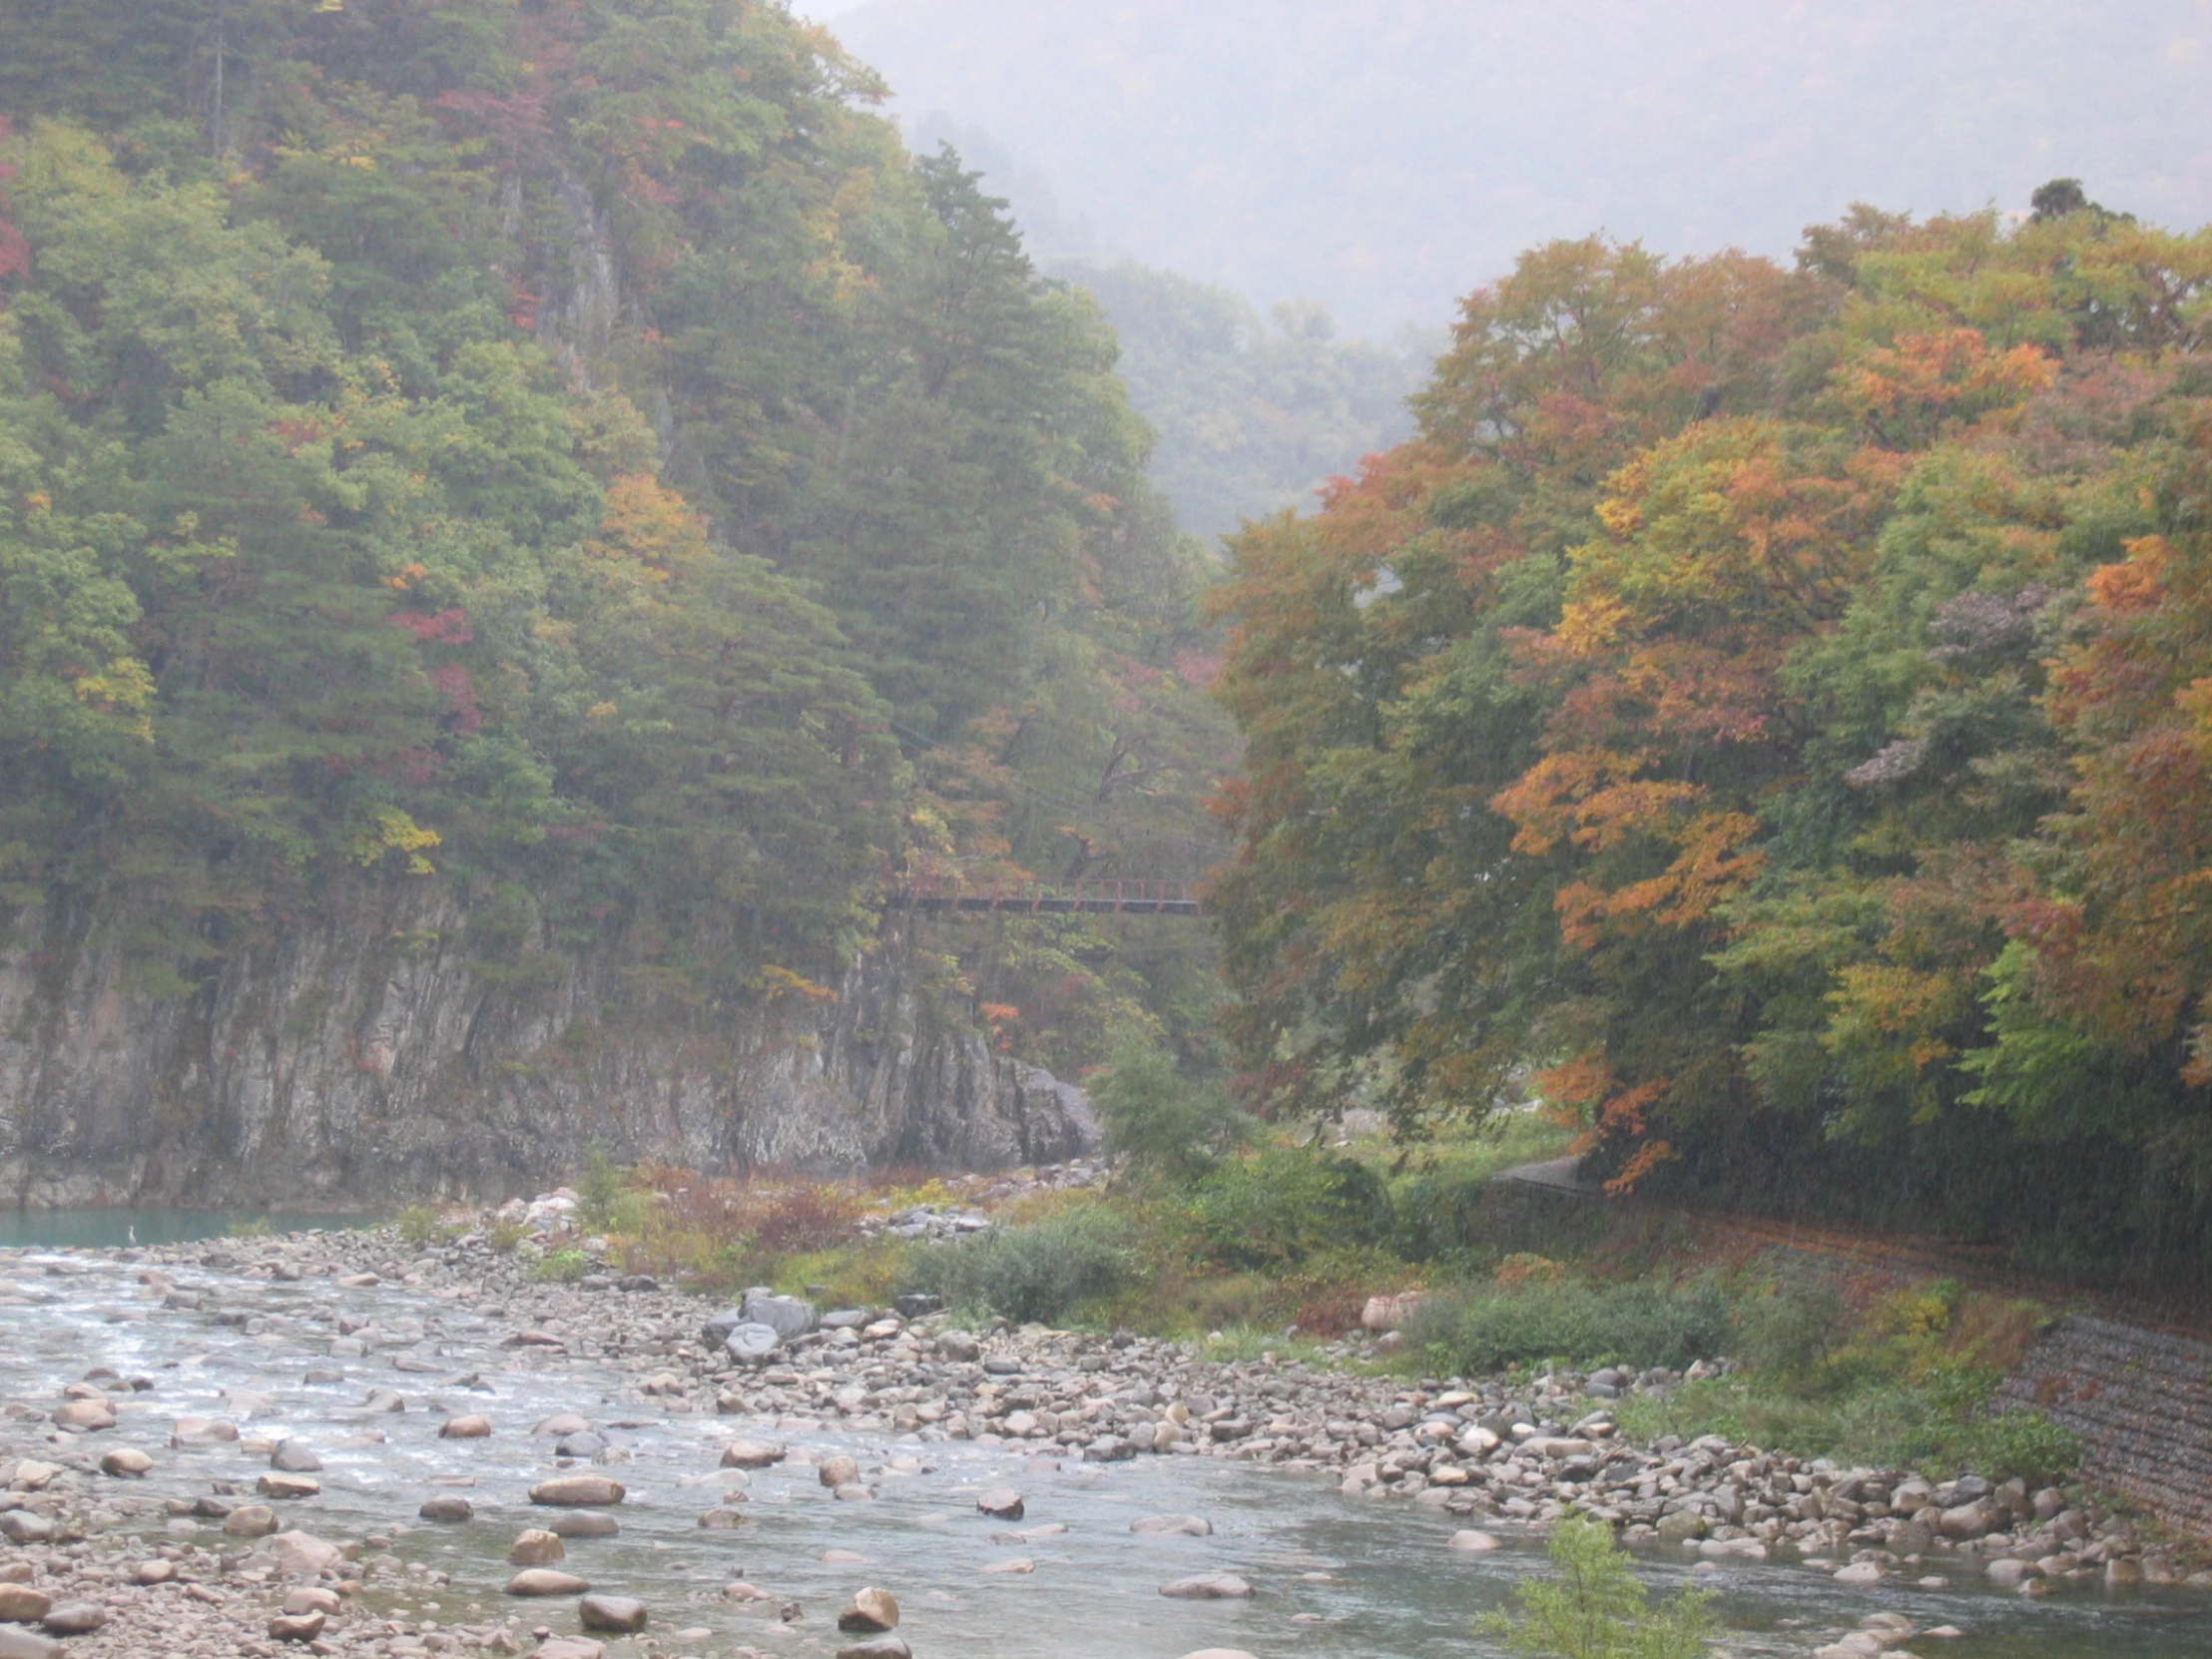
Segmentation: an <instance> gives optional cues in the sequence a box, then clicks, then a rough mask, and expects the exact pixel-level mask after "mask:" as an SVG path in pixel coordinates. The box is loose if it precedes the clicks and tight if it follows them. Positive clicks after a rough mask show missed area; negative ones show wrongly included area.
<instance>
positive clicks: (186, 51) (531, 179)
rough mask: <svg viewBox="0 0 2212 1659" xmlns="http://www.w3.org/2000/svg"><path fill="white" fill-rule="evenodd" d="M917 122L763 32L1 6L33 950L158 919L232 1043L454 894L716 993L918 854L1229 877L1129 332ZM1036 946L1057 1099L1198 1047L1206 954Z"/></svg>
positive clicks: (530, 11) (5, 429)
mask: <svg viewBox="0 0 2212 1659" xmlns="http://www.w3.org/2000/svg"><path fill="white" fill-rule="evenodd" d="M877 90H878V89H877V87H876V84H875V82H874V81H873V79H872V77H871V76H870V75H869V73H868V72H867V71H866V70H864V69H863V68H862V67H861V66H859V65H858V64H857V63H855V62H854V61H852V60H851V59H849V58H848V57H846V56H845V55H844V54H843V53H842V52H841V51H840V50H839V49H838V48H837V47H836V45H835V44H834V43H833V42H832V41H831V40H830V38H829V37H828V36H827V35H826V34H824V33H823V32H821V31H819V30H813V29H809V28H806V27H804V26H801V25H798V24H795V23H794V22H793V21H792V20H791V18H790V17H789V16H788V14H786V13H785V12H784V10H783V9H782V8H781V7H780V6H776V5H771V4H762V3H757V0H66V3H65V0H6V3H5V4H0V118H4V119H5V121H6V123H7V128H6V137H5V140H4V142H0V879H4V881H5V886H4V887H0V905H4V906H6V907H8V908H9V909H10V910H12V911H15V912H17V913H30V912H31V911H32V910H33V909H35V910H36V911H37V912H38V913H39V914H42V915H43V916H44V917H46V918H47V923H48V924H51V923H52V921H53V918H55V917H56V916H60V915H66V914H67V913H69V911H70V909H71V907H72V906H77V907H79V908H82V907H83V906H86V905H99V904H113V903H118V902H122V900H121V899H119V898H118V896H117V895H118V894H119V893H120V892H121V891H123V890H124V889H128V890H129V891H130V893H131V894H132V897H131V899H130V901H129V902H130V903H131V905H132V909H131V914H132V915H133V917H134V918H135V919H134V922H133V926H134V927H135V928H136V929H137V930H138V935H139V943H138V948H137V950H136V951H135V952H134V958H135V960H136V961H137V962H138V963H139V968H138V971H139V973H140V976H141V978H142V979H143V981H144V984H145V987H146V988H147V989H148V990H149V991H150V992H152V993H154V994H157V995H160V996H167V997H174V998H178V999H185V1000H189V999H190V998H192V997H193V996H194V995H195V994H196V993H197V991H198V989H199V988H200V987H201V986H202V985H203V984H204V983H206V982H207V981H208V979H209V976H211V975H213V974H215V973H217V972H219V971H220V968H221V964H222V963H223V962H224V961H225V960H226V959H228V958H229V957H230V956H232V955H234V954H235V953H237V952H238V951H241V950H246V949H251V948H253V947H254V945H255V944H256V943H257V942H258V941H263V940H266V939H268V938H269V937H270V936H271V935H272V934H273V932H277V931H280V930H281V929H282V928H284V927H285V926H286V925H287V923H288V920H289V919H296V918H297V917H299V916H300V915H303V914H305V913H308V912H311V911H313V910H314V909H315V908H316V907H317V906H318V905H320V904H322V903H323V902H324V899H325V898H326V896H327V894H328V893H329V892H330V891H332V890H333V889H334V888H335V887H337V886H342V885H344V884H345V883H348V882H351V883H355V884H358V883H360V882H364V881H365V882H370V883H401V884H403V883H407V882H425V883H429V882H434V883H445V884H449V885H451V886H452V887H453V888H454V889H455V890H456V891H457V892H458V893H460V894H461V895H463V896H464V897H465V899H466V907H467V913H468V916H469V927H470V934H471V937H470V943H471V947H472V949H473V950H474V952H475V954H476V955H477V957H478V958H479V967H480V971H481V973H482V974H483V975H486V976H491V977H494V978H497V977H499V976H505V977H504V981H503V982H506V983H511V984H513V985H514V986H516V987H518V989H519V990H526V989H527V988H528V987H529V986H530V985H532V984H542V983H546V982H548V981H549V980H550V979H552V978H557V977H558V976H559V974H560V973H561V971H562V968H561V963H562V962H563V961H564V960H565V959H566V958H567V957H568V956H570V955H573V954H575V953H577V952H589V951H605V950H609V949H616V950H619V951H620V952H621V953H622V956H623V959H624V961H625V963H626V966H625V969H624V971H625V973H626V974H627V975H628V978H629V982H630V983H632V984H633V985H634V986H636V987H637V988H638V991H639V994H640V995H665V996H668V997H673V998H676V999H678V1000H679V1001H688V1002H691V1003H695V1004H696V1003H699V1002H701V1001H707V1002H712V1001H714V1000H716V999H719V998H723V997H728V996H745V995H753V996H761V995H769V996H774V995H786V994H789V995H800V994H805V995H812V994H815V989H814V986H815V982H817V981H821V980H824V979H828V978H830V977H831V975H832V974H833V973H834V971H835V970H836V969H837V968H838V967H839V966H840V965H841V964H842V963H843V962H844V961H846V960H848V959H849V954H850V952H851V950H852V948H853V947H854V945H855V944H856V943H857V942H858V941H859V940H860V939H861V938H862V937H863V936H864V935H865V933H866V932H868V931H869V930H871V929H872V927H873V925H874V912H873V908H872V905H873V903H874V900H875V898H876V897H877V895H878V894H879V892H880V890H881V888H882V886H883V884H884V882H885V880H886V878H888V877H891V876H892V875H893V874H894V873H895V872H896V871H898V870H901V869H904V868H907V867H910V866H926V867H929V868H935V869H954V870H959V871H963V872H982V873H992V872H1006V871H1013V870H1019V869H1024V868H1028V869H1038V870H1042V871H1045V872H1047V873H1060V872H1062V871H1063V870H1066V869H1069V868H1073V867H1077V866H1081V867H1084V868H1087V869H1089V870H1090V871H1092V872H1094V873H1096V872H1111V871H1113V870H1116V869H1122V868H1136V869H1141V870H1142V871H1143V872H1145V873H1156V874H1175V873H1195V871H1196V870H1197V868H1199V867H1200V866H1201V865H1202V864H1203V862H1204V861H1205V859H1206V857H1207V855H1208V845H1209V841H1208V836H1209V834H1210V830H1208V828H1207V826H1206V824H1205V822H1204V819H1203V816H1202V815H1201V814H1200V813H1199V812H1198V810H1197V807H1196V797H1197V793H1198V790H1199V789H1200V788H1201V787H1202V785H1203V783H1204V781H1205V778H1206V776H1207V775H1208V773H1209V772H1210V771H1211V770H1213V769H1215V768H1217V767H1219V766H1220V765H1221V764H1222V763H1223V762H1224V760H1225V759H1226V753H1227V751H1226V744H1225V740H1224V729H1223V726H1222V723H1221V722H1220V721H1219V719H1218V717H1217V716H1215V715H1213V714H1212V712H1211V711H1210V710H1209V709H1208V707H1207V706H1206V705H1205V703H1204V701H1203V699H1202V697H1201V695H1200V693H1199V692H1198V690H1197V689H1196V687H1195V682H1196V681H1198V680H1200V679H1202V678H1203V674H1204V664H1203V662H1202V661H1201V660H1200V659H1201V657H1202V652H1201V650H1200V647H1201V645H1202V635H1201V634H1200V633H1199V631H1198V629H1197V626H1196V624H1195V622H1194V620H1193V618H1192V614H1191V601H1192V596H1193V594H1194V592H1195V585H1194V584H1195V581H1196V573H1197V571H1198V569H1199V561H1200V554H1199V553H1198V550H1197V548H1196V545H1195V544H1194V543H1192V542H1190V541H1188V540H1187V539H1185V538H1183V537H1181V536H1180V535H1179V534H1178V533H1177V531H1176V529H1175V526H1174V524H1173V521H1172V516H1171V514H1170V513H1169V511H1168V510H1167V508H1166V507H1165V505H1164V504H1163V503H1162V502H1161V501H1160V500H1159V499H1158V497H1157V496H1156V495H1155V494H1154V493H1153V492H1152V491H1151V489H1150V488H1149V486H1148V485H1147V484H1146V483H1145V481H1144V473H1143V468H1144V464H1145V459H1146V446H1147V441H1148V437H1147V433H1146V431H1145V429H1144V427H1143V425H1142V423H1141V422H1140V421H1138V420H1137V419H1136V417H1134V416H1133V415H1132V414H1131V412H1130V410H1129V408H1128V405H1127V403H1126V401H1125V399H1124V396H1123V393H1122V390H1121V387H1120V384H1119V382H1118V381H1117V380H1116V378H1115V377H1114V373H1113V365H1114V355H1115V351H1114V342H1113V338H1112V335H1111V332H1110V330H1109V329H1108V327H1107V326H1106V325H1105V323H1104V322H1103V320H1102V319H1101V317H1100V315H1099V313H1098V311H1097V309H1096V307H1095V306H1094V305H1092V304H1091V303H1090V302H1089V301H1087V300H1086V299H1085V298H1083V297H1082V296H1081V295H1080V294H1078V293H1076V292H1074V291H1072V290H1070V289H1068V288H1066V287H1065V286H1062V285H1059V284H1056V283H1052V282H1048V281H1046V280H1044V279H1043V278H1041V277H1039V276H1038V275H1037V274H1036V272H1035V271H1034V270H1033V269H1032V267H1031V265H1030V263H1029V261H1028V259H1027V257H1026V256H1025V254H1024V253H1023V250H1022V248H1021V245H1020V242H1019V239H1018V237H1017V235H1016V234H1015V233H1014V231H1013V230H1012V229H1011V227H1010V226H1009V225H1008V223H1007V222H1006V220H1005V218H1004V216H1003V215H1002V213H1001V212H1000V211H999V210H998V206H997V205H996V204H995V203H994V202H993V201H991V200H990V199H989V198H987V197H986V196H984V195H983V194H982V193H981V191H980V190H979V189H978V187H977V185H976V182H975V179H974V177H973V176H972V175H971V174H970V173H968V172H966V171H965V170H963V168H962V167H961V166H960V165H959V163H958V161H957V160H956V158H954V157H952V156H950V155H937V156H928V157H921V158H911V157H909V156H908V155H907V154H906V153H905V152H904V150H903V149H902V147H901V146H900V145H899V143H898V141H897V138H896V135H895V132H894V130H893V129H892V128H891V127H890V126H889V124H888V123H886V122H884V121H883V120H881V119H880V118H879V117H877V116H875V115H874V114H872V113H870V111H869V106H870V104H871V103H872V102H873V101H874V100H875V98H876V96H877ZM985 942H986V941H984V940H982V939H980V938H977V939H970V940H968V941H967V942H966V944H965V945H964V946H962V949H963V950H964V952H965V957H964V961H955V960H954V959H953V958H952V957H951V956H948V957H947V958H946V967H945V971H946V973H947V975H953V974H955V972H956V970H957V969H958V968H959V967H961V966H963V965H964V966H966V967H967V968H969V969H971V970H973V971H975V972H977V973H982V974H985V975H986V976H989V977H991V978H992V982H993V984H994V985H995V986H996V987H997V991H998V994H999V996H1000V997H1001V999H1002V1000H1003V1001H1004V1002H1005V1004H1006V1007H1005V1009H1004V1012H1003V1020H1004V1023H1005V1025H1006V1028H1007V1040H1009V1041H1013V1040H1015V1039H1016V1038H1017V1037H1018V1036H1020V1035H1021V1034H1022V1031H1021V1021H1022V1020H1023V1019H1024V1018H1025V1017H1026V1018H1028V1019H1029V1020H1030V1022H1031V1023H1032V1024H1033V1025H1035V1026H1036V1027H1037V1028H1036V1029H1034V1030H1031V1031H1029V1032H1028V1035H1029V1037H1030V1038H1032V1039H1033V1040H1034V1041H1035V1042H1036V1043H1037V1044H1038V1045H1040V1047H1041V1048H1042V1049H1043V1050H1045V1051H1047V1052H1050V1053H1051V1054H1052V1056H1053V1057H1054V1058H1058V1059H1062V1060H1065V1061H1068V1062H1070V1063H1080V1062H1081V1061H1082V1060H1083V1059H1084V1058H1085V1057H1087V1056H1090V1055H1093V1054H1095V1053H1096V1052H1098V1051H1099V1049H1098V1045H1099V1042H1100V1041H1102V1037H1103V1031H1104V1029H1105V1026H1106V1025H1107V1024H1109V1023H1111V1022H1113V1021H1114V1020H1116V1019H1125V1020H1126V1019H1137V1020H1143V1019H1145V1018H1148V1017H1152V1018H1161V1017H1164V1018H1166V1019H1168V1021H1169V1022H1170V1023H1171V1024H1180V1025H1181V1026H1182V1027H1183V1028H1185V1030H1186V1032H1188V1031H1192V1030H1195V1029H1196V1028H1197V1026H1198V1024H1200V1023H1201V1022H1202V1020H1203V1013H1204V1008H1203V1004H1204V1002H1205V1000H1206V994H1205V990H1204V980H1203V975H1202V974H1201V973H1199V971H1198V964H1199V963H1200V962H1201V959H1202V953H1201V952H1200V951H1199V950H1198V949H1197V948H1196V946H1195V943H1189V944H1184V945H1180V946H1176V947H1173V948H1169V949H1166V950H1155V951H1153V952H1152V953H1151V955H1150V956H1149V957H1147V958H1146V959H1145V963H1144V967H1145V971H1146V973H1149V975H1150V977H1149V978H1147V977H1145V976H1144V975H1142V974H1139V973H1136V972H1134V971H1133V970H1131V969H1129V968H1128V967H1127V966H1125V965H1123V964H1122V963H1121V962H1120V961H1119V959H1118V958H1116V957H1115V956H1114V953H1113V949H1112V946H1113V943H1114V941H1113V940H1112V939H1111V938H1109V937H1104V936H1102V935H1100V934H1098V933H1096V932H1095V931H1091V932H1085V931H1082V930H1072V929H1067V928H1058V929H1055V928H1053V927H1050V926H1045V925H1043V924H1039V925H1038V926H1036V927H1034V928H1032V929H1030V930H1029V931H1028V932H1027V933H1025V934H1022V935H1020V936H1019V937H1017V938H1015V939H1014V940H1013V942H1012V944H1011V945H1008V944H1007V942H1006V941H1005V940H1004V939H1000V940H998V941H997V943H998V946H999V954H998V955H997V956H995V957H993V956H990V955H989V953H988V952H986V951H984V950H983V944H984V943H985ZM955 982H956V981H955ZM1038 986H1045V987H1049V988H1050V996H1049V997H1048V998H1047V1000H1048V1001H1049V1002H1050V1007H1049V1008H1045V1007H1043V1006H1042V1005H1040V1006H1039V1007H1037V1008H1033V1009H1031V1010H1029V1011H1028V1013H1027V1015H1026V1016H1025V1015H1023V1014H1021V1013H1017V1012H1016V1011H1015V1010H1016V1008H1017V1007H1018V1006H1019V1005H1020V1004H1021V1003H1022V1002H1025V1001H1028V1000H1029V998H1028V996H1027V994H1026V993H1027V991H1028V990H1029V989H1031V988H1035V987H1038ZM1015 993H1021V994H1018V995H1017V994H1015ZM1148 1009H1149V1010H1150V1012H1149V1013H1148V1012H1147V1010H1148Z"/></svg>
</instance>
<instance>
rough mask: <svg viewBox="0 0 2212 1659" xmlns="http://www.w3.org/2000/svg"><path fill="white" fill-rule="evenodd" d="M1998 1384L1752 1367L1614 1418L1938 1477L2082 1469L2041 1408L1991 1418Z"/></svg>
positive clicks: (2038, 1478)
mask: <svg viewBox="0 0 2212 1659" xmlns="http://www.w3.org/2000/svg"><path fill="white" fill-rule="evenodd" d="M1992 1385H1993V1380H1984V1379H1975V1380H1973V1381H1972V1382H1971V1383H1967V1384H1966V1385H1965V1386H1962V1387H1961V1386H1955V1385H1952V1386H1946V1385H1944V1384H1942V1383H1902V1382H1879V1381H1874V1380H1871V1379H1870V1380H1866V1381H1863V1382H1859V1383H1850V1384H1846V1385H1843V1386H1841V1387H1838V1388H1835V1389H1832V1390H1827V1391H1823V1392H1819V1393H1804V1392H1799V1391H1795V1390H1793V1389H1792V1388H1790V1387H1789V1386H1787V1385H1786V1384H1782V1383H1778V1382H1777V1380H1776V1379H1775V1378H1773V1377H1772V1376H1771V1375H1769V1374H1764V1373H1754V1374H1750V1375H1746V1376H1737V1377H1723V1378H1715V1379H1713V1380H1711V1381H1709V1382H1704V1383H1689V1384H1687V1385H1685V1386H1683V1387H1680V1388H1677V1389H1675V1390H1674V1391H1672V1392H1671V1393H1668V1394H1666V1395H1664V1396H1657V1397H1655V1396H1652V1395H1648V1394H1646V1395H1640V1396H1636V1397H1632V1398H1628V1399H1623V1400H1622V1401H1621V1402H1620V1408H1619V1410H1618V1411H1617V1412H1616V1413H1615V1414H1616V1418H1617V1420H1618V1421H1619V1423H1620V1426H1621V1430H1622V1432H1623V1433H1627V1434H1633V1435H1637V1436H1639V1437H1642V1438H1646V1439H1653V1438H1657V1437H1658V1436H1659V1435H1662V1434H1679V1435H1681V1436H1682V1438H1684V1439H1685V1440H1688V1439H1694V1438H1696V1437H1697V1436H1698V1435H1700V1434H1719V1435H1721V1436H1722V1437H1723V1438H1726V1439H1729V1440H1732V1441H1735V1442H1737V1443H1738V1444H1746V1445H1756V1446H1758V1447H1760V1448H1761V1449H1763V1450H1766V1451H1774V1452H1782V1453H1785V1454H1787V1455H1790V1456H1795V1457H1808V1458H1810V1457H1833V1458H1834V1459H1835V1460H1836V1461H1837V1462H1839V1463H1844V1464H1848V1465H1862V1464H1864V1465H1873V1466H1878V1467H1883V1468H1911V1469H1918V1470H1920V1471H1921V1472H1923V1473H1925V1474H1930V1475H1934V1476H1936V1478H1943V1477H1945V1476H1948V1475H1953V1474H1960V1473H1964V1472H1966V1471H1968V1470H1971V1471H1973V1472H1974V1473H1977V1474H1983V1475H1987V1476H1988V1477H1989V1478H1991V1479H1993V1480H2008V1479H2010V1478H2012V1477H2013V1476H2015V1475H2017V1476H2019V1477H2020V1478H2021V1479H2023V1480H2025V1481H2027V1482H2028V1484H2029V1485H2030V1486H2040V1485H2048V1484H2049V1483H2051V1482H2052V1481H2055V1480H2059V1479H2062V1478H2064V1477H2065V1476H2066V1475H2067V1474H2068V1473H2069V1472H2071V1471H2072V1470H2073V1469H2075V1468H2076V1467H2078V1466H2079V1464H2080V1461H2081V1444H2080V1441H2079V1440H2077V1439H2076V1438H2075V1437H2074V1436H2073V1435H2072V1434H2070V1433H2068V1432H2067V1431H2066V1430H2065V1429H2063V1428H2061V1427H2059V1426H2058V1425H2057V1424H2055V1423H2053V1422H2051V1421H2050V1419H2049V1418H2047V1417H2045V1416H2043V1415H2042V1414H2041V1413H2040V1412H2035V1411H2020V1412H2006V1413H2004V1414H2003V1415H2001V1416H1990V1415H1987V1414H1986V1413H1985V1411H1984V1408H1983V1407H1984V1403H1985V1401H1986V1398H1987V1393H1988V1390H1989V1387H1990V1386H1992Z"/></svg>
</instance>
